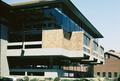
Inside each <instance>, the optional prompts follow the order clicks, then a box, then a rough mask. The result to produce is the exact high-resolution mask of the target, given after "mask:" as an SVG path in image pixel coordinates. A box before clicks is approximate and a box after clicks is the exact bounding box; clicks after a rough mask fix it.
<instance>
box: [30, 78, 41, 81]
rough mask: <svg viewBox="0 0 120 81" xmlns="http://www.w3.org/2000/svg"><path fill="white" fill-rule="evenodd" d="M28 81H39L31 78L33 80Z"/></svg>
mask: <svg viewBox="0 0 120 81" xmlns="http://www.w3.org/2000/svg"><path fill="white" fill-rule="evenodd" d="M30 81H39V79H37V78H33V79H31V80H30Z"/></svg>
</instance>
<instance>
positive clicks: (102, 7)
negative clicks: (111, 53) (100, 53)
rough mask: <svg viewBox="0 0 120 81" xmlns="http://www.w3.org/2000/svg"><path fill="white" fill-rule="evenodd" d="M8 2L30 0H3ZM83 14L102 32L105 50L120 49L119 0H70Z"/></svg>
mask: <svg viewBox="0 0 120 81" xmlns="http://www.w3.org/2000/svg"><path fill="white" fill-rule="evenodd" d="M3 1H5V2H8V3H16V2H24V1H30V0H3ZM71 1H72V2H73V3H74V4H75V5H76V6H77V8H78V9H79V10H80V11H81V12H82V13H83V14H84V16H85V17H86V18H87V19H88V20H89V21H90V22H91V23H92V24H93V25H94V26H95V27H96V28H97V29H98V30H99V31H100V32H101V33H102V34H103V36H104V38H103V39H101V40H100V44H101V45H103V46H104V48H105V50H109V49H114V50H117V51H120V0H71Z"/></svg>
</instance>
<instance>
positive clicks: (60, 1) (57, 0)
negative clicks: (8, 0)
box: [11, 0, 103, 38]
mask: <svg viewBox="0 0 120 81" xmlns="http://www.w3.org/2000/svg"><path fill="white" fill-rule="evenodd" d="M11 6H13V7H15V8H17V9H27V8H33V7H42V6H55V7H61V8H62V9H63V12H64V13H65V14H66V15H68V16H69V17H70V18H71V19H73V20H74V21H75V22H76V23H77V24H78V25H81V22H82V23H83V24H84V26H81V27H82V28H83V29H84V30H85V31H86V32H88V33H89V34H90V35H91V36H93V37H94V38H103V35H102V34H101V33H100V32H99V31H98V30H97V29H96V28H95V27H94V26H93V25H92V24H91V23H90V22H89V20H88V19H87V18H86V17H85V16H84V15H83V14H82V13H81V12H80V11H79V10H78V9H77V8H76V7H75V6H74V4H73V3H72V2H71V1H70V0H32V1H30V2H22V3H16V4H12V5H11Z"/></svg>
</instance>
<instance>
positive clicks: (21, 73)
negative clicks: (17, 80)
mask: <svg viewBox="0 0 120 81" xmlns="http://www.w3.org/2000/svg"><path fill="white" fill-rule="evenodd" d="M10 75H25V72H10Z"/></svg>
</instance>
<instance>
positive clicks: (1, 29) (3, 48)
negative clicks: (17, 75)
mask: <svg viewBox="0 0 120 81" xmlns="http://www.w3.org/2000/svg"><path fill="white" fill-rule="evenodd" d="M7 75H9V68H8V61H7V27H6V26H4V25H0V76H7Z"/></svg>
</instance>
